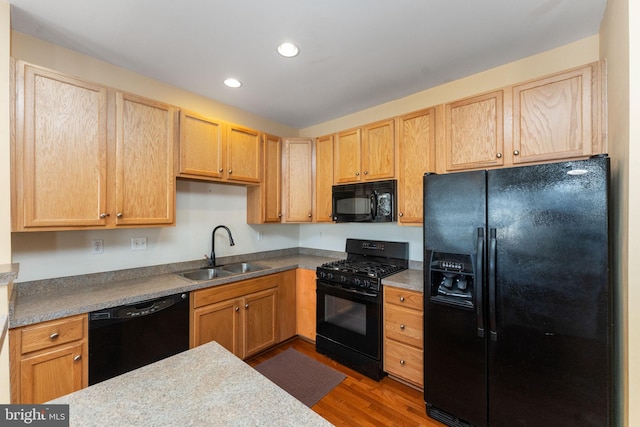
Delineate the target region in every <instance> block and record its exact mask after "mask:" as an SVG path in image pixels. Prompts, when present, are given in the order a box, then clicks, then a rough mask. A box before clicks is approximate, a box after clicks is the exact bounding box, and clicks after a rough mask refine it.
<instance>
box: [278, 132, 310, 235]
mask: <svg viewBox="0 0 640 427" xmlns="http://www.w3.org/2000/svg"><path fill="white" fill-rule="evenodd" d="M283 152H284V155H283V161H282V177H283V186H282V204H283V208H282V222H297V223H304V222H312V221H313V172H314V168H313V140H312V139H310V138H285V139H284V147H283Z"/></svg>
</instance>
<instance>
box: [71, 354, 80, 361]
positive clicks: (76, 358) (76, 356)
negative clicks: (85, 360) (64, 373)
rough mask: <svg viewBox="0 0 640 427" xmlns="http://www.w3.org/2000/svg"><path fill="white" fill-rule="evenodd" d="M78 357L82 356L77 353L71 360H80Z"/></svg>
mask: <svg viewBox="0 0 640 427" xmlns="http://www.w3.org/2000/svg"><path fill="white" fill-rule="evenodd" d="M80 359H82V356H80V355H79V354H76V355H75V356H74V357H73V361H74V362H77V361H78V360H80Z"/></svg>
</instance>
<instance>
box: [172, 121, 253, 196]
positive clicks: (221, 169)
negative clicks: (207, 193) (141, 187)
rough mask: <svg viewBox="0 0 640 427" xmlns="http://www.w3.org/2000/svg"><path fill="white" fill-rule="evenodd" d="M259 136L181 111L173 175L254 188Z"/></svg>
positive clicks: (247, 130)
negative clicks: (177, 154)
mask: <svg viewBox="0 0 640 427" xmlns="http://www.w3.org/2000/svg"><path fill="white" fill-rule="evenodd" d="M260 138H261V136H260V133H259V132H258V131H254V130H251V129H247V128H243V127H240V126H235V125H232V124H228V123H224V122H221V121H219V120H213V119H210V118H207V117H204V116H201V115H199V114H196V113H193V112H189V111H181V113H180V143H179V145H178V151H179V153H180V154H179V156H178V159H179V160H178V164H177V170H176V175H177V176H178V177H182V178H194V179H200V180H211V181H230V182H234V183H244V184H257V183H259V182H260V177H261V175H260V174H261V170H262V168H261V164H260V162H261V159H262V157H261V148H260V147H261V142H260Z"/></svg>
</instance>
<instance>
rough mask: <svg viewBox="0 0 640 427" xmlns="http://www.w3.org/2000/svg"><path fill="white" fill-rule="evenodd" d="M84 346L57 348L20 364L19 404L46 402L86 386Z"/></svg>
mask: <svg viewBox="0 0 640 427" xmlns="http://www.w3.org/2000/svg"><path fill="white" fill-rule="evenodd" d="M85 357H86V354H85V353H83V344H82V343H76V344H72V345H68V346H60V347H55V348H54V349H52V350H51V351H48V352H45V353H38V354H36V355H34V356H30V357H25V358H23V359H22V360H21V362H20V377H21V378H20V381H21V384H20V403H22V404H26V403H34V404H38V403H44V402H47V401H49V400H52V399H55V398H58V397H60V396H64V395H65V394H69V393H72V392H74V391H77V390H80V389H81V388H82V387H83V383H85V382H86V381H84V379H83V363H84V362H83V358H85Z"/></svg>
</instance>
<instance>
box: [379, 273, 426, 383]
mask: <svg viewBox="0 0 640 427" xmlns="http://www.w3.org/2000/svg"><path fill="white" fill-rule="evenodd" d="M423 318H424V317H423V295H422V293H420V292H416V291H408V290H406V289H400V288H394V287H391V286H385V287H384V370H385V372H387V373H388V374H389V375H390V376H392V377H395V378H397V379H399V380H402V381H405V382H407V383H410V384H412V385H414V386H416V387H419V388H423V387H424V378H423V377H424V374H423V373H424V364H423V363H424V362H423V360H424V358H423V352H424V334H423V331H424V323H423Z"/></svg>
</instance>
